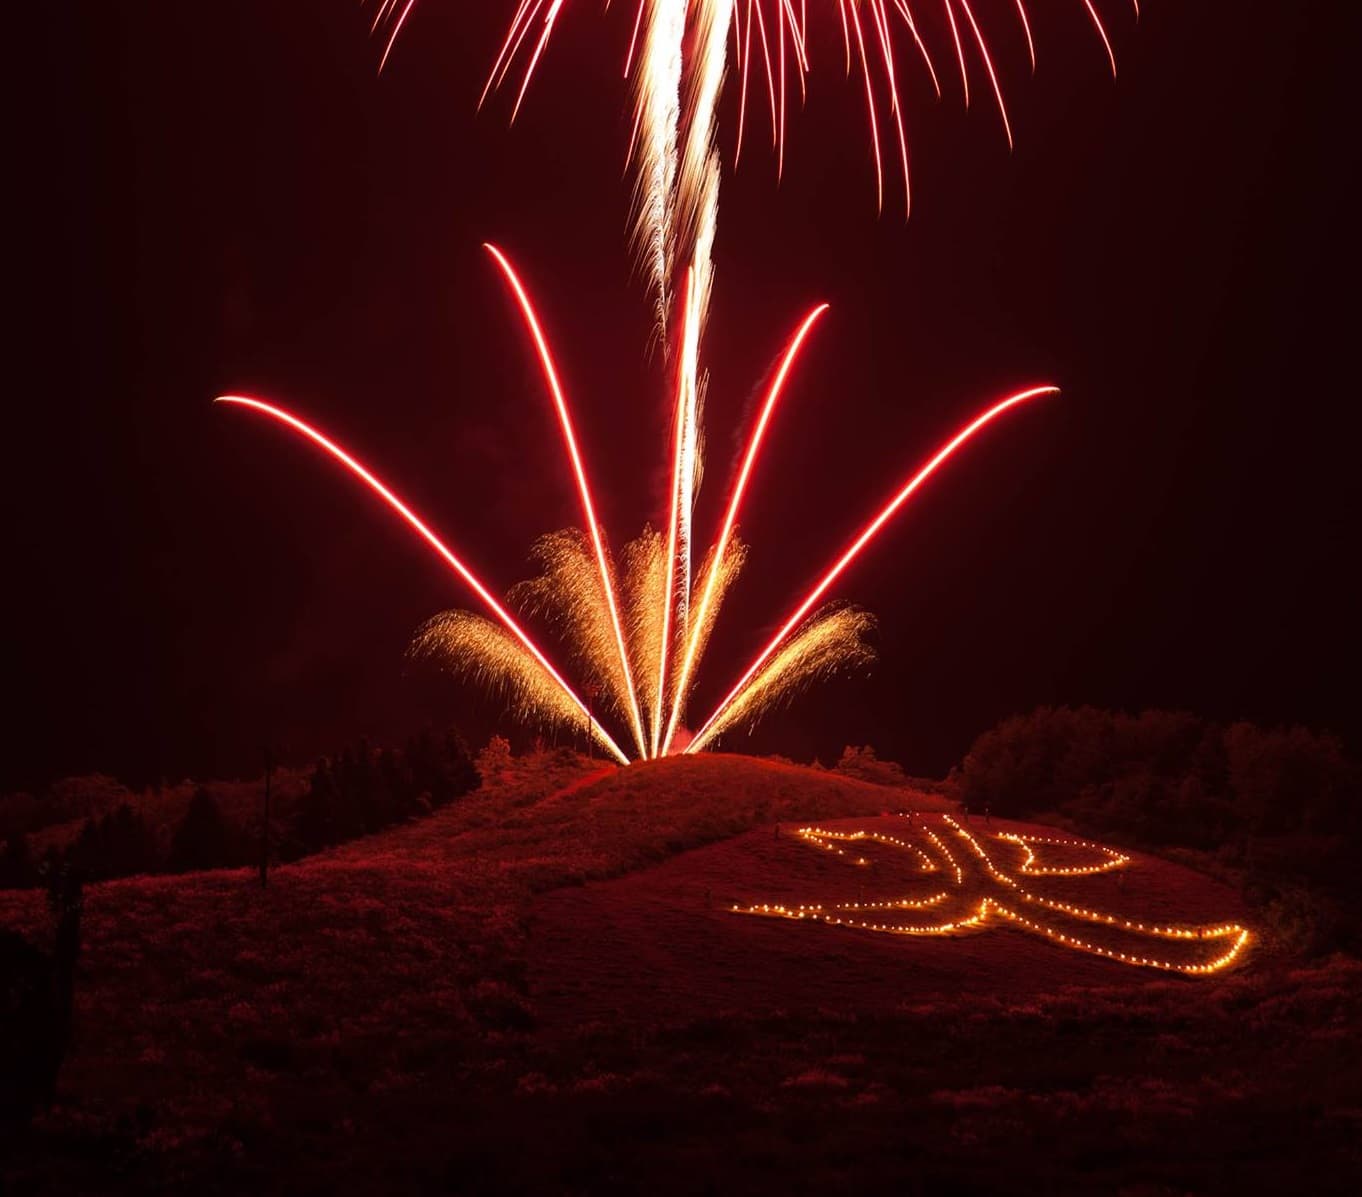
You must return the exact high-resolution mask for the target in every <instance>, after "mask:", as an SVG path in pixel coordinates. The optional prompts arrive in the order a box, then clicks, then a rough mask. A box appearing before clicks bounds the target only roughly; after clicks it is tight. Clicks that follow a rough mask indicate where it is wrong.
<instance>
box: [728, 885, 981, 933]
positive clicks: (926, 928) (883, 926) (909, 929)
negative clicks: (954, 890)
mask: <svg viewBox="0 0 1362 1197" xmlns="http://www.w3.org/2000/svg"><path fill="white" fill-rule="evenodd" d="M945 897H946V895H945V894H936V895H934V896H933V897H931V898H927V899H925V900H923V901H921V902H918V903H911V902H906V901H905V902H903V903H902V904H901V905H903V906H913V905H916V906H929V905H932V904H934V903H936V902H940V901H942V900H943V899H944V898H945ZM985 902H987V899H985ZM877 905H883V906H891V905H899V904H898V903H888V902H886V903H867V904H866V906H877ZM861 908H862V907H861V905H860V904H858V903H853V902H848V903H846V904H844V905H841V906H834V907H832V909H833V910H856V909H861ZM823 910H824V907H822V906H796V907H788V906H767V905H760V906H738V905H736V904H735V905H734V906H733V907H732V912H733V913H734V914H755V915H761V916H763V917H766V918H780V919H815V920H817V921H818V922H822V923H826V924H827V925H828V926H830V927H852V928H854V929H856V930H858V931H879V932H880V933H882V934H884V935H949V934H950V933H951V932H952V931H963V930H965V929H966V928H969V927H976V926H978V925H979V923H981V922H982V921H983V917H984V914H985V907H984V906H983V905H981V906H980V907H979V910H978V912H977V913H976V914H975V915H974V916H973V917H972V918H967V919H961V920H959V921H958V922H953V923H930V924H924V925H922V926H916V927H914V926H905V925H903V924H902V923H872V922H870V921H868V920H865V919H846V918H840V917H838V916H837V915H833V914H824V913H823Z"/></svg>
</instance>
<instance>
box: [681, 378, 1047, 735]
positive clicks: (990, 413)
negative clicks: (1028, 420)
mask: <svg viewBox="0 0 1362 1197" xmlns="http://www.w3.org/2000/svg"><path fill="white" fill-rule="evenodd" d="M1058 393H1059V388H1058V387H1055V386H1049V385H1046V386H1037V387H1031V388H1029V389H1028V390H1025V391H1019V392H1018V393H1017V394H1015V395H1012V396H1010V397H1008V398H1007V399H1004V400H1002V402H1000V403H995V404H994V405H993V406H992V407H990V408H989V409H988V410H987V411H985V412H984V413H983V415H981V416H979V417H977V418H976V419H975V420H973V421H972V422H971V423H970V424H967V425H966V426H965V427H964V428H962V429H961V430H960V431H959V432H958V433H956V434H955V436H954V437H952V438H951V439H950V440H949V441H947V442H946V444H945V445H944V446H943V447H942V448H941V449H940V450H938V451H937V453H936V456H935V457H933V458H932V459H931V460H930V461H929V462H928V463H927V464H926V465H925V466H923V467H922V469H920V470H919V471H918V472H917V473H916V474H914V475H913V477H912V478H911V479H910V480H909V482H908V484H907V485H906V486H905V487H904V488H903V489H902V490H901V491H899V493H898V494H897V495H895V496H894V497H893V498H892V499H890V500H889V502H888V503H886V504H885V505H884V507H883V508H882V509H881V510H880V512H879V514H878V515H876V516H875V518H874V519H872V520H871V521H870V523H868V524H867V525H866V526H865V528H864V529H863V530H862V532H861V534H860V535H859V536H858V537H857V538H856V539H855V540H854V541H852V543H851V546H850V547H849V548H848V549H847V550H846V552H844V553H843V554H842V555H841V556H840V557H839V558H838V559H837V561H836V562H835V563H834V564H833V565H832V567H831V568H830V569H829V570H828V571H827V572H826V573H825V574H824V575H823V576H822V577H821V578H820V579H819V580H818V582H817V583H816V584H815V585H814V586H813V588H812V589H811V590H810V591H809V592H808V594H807V595H806V596H805V597H804V601H803V602H801V603H800V604H799V606H798V607H796V608H795V610H794V613H793V614H792V615H791V616H790V617H789V618H788V619H787V620H786V621H785V623H784V624H783V625H781V628H780V631H778V632H777V633H776V634H775V635H774V636H772V637H771V640H770V642H769V643H768V644H767V645H766V647H765V648H764V649H762V651H761V652H760V653H759V654H758V656H757V658H756V660H754V661H753V662H752V664H751V665H750V666H749V667H748V670H747V672H746V673H744V674H743V675H742V677H741V678H739V679H738V683H737V685H735V686H734V687H733V689H731V690H730V691H729V692H728V694H727V695H726V696H725V697H724V699H723V701H722V702H720V703H719V705H718V706H717V707H716V708H715V710H714V713H713V714H712V715H711V716H710V717H709V718H708V719H707V720H706V721H705V724H704V726H703V727H701V728H700V730H699V731H698V732H696V734H695V738H694V739H693V740H691V742H690V743H689V744H688V745H687V746H686V751H687V752H695V751H697V750H698V749H700V748H702V747H704V744H705V742H706V741H707V740H708V738H709V736H708V733H709V729H710V728H711V727H713V726H714V722H715V720H717V719H718V718H719V716H720V715H722V714H723V713H724V711H725V709H726V708H727V707H728V705H729V703H731V702H732V701H733V700H734V699H735V698H736V697H737V696H738V694H739V693H740V692H741V691H742V689H743V687H744V686H746V685H747V683H748V682H750V681H751V680H752V678H753V677H755V676H756V673H757V670H759V669H760V668H761V667H762V666H763V665H764V664H766V662H767V661H768V660H769V659H770V657H771V654H772V653H774V652H775V651H776V649H778V648H779V647H780V646H781V644H783V643H784V642H785V639H786V638H787V637H788V636H789V635H790V633H791V632H793V631H794V630H795V628H796V627H798V626H799V624H800V622H801V621H802V620H803V618H804V616H806V615H807V614H808V613H809V611H810V610H811V609H812V608H813V605H814V604H815V603H816V602H818V600H819V599H820V598H821V597H822V596H823V594H824V593H826V591H827V589H828V587H830V586H831V585H832V584H833V583H834V582H835V581H836V580H837V579H838V577H840V576H841V574H842V571H843V570H845V569H846V568H847V566H849V565H850V564H851V563H852V561H854V560H855V559H856V557H857V556H858V555H859V554H860V552H861V550H862V549H863V548H865V546H866V545H867V544H869V543H870V541H871V540H872V539H874V537H875V534H876V533H877V532H879V530H880V529H881V528H883V527H884V525H885V524H886V523H887V522H888V521H889V520H890V518H892V516H893V515H894V513H895V512H896V511H898V510H899V508H900V507H902V506H903V505H904V504H905V503H906V502H907V501H908V500H909V499H910V498H912V497H913V494H914V493H915V492H916V491H917V489H918V487H920V486H921V485H922V484H923V483H924V482H926V481H927V479H928V478H930V477H931V476H932V475H933V474H934V473H935V472H936V471H937V469H938V468H939V467H940V466H941V465H943V464H944V463H945V462H946V460H947V459H948V458H949V457H950V456H951V455H952V454H953V453H954V452H955V451H956V450H957V449H959V448H960V447H961V446H962V445H963V444H965V442H966V441H968V440H969V439H970V438H971V437H972V436H974V434H975V433H977V432H978V431H979V430H980V429H981V428H983V427H984V426H985V425H986V424H989V423H991V422H992V421H993V420H995V419H997V418H998V417H999V416H1001V415H1002V414H1003V413H1004V412H1006V411H1010V410H1011V409H1013V408H1015V407H1018V406H1020V405H1021V404H1023V403H1026V402H1027V401H1029V400H1031V399H1035V398H1037V397H1039V396H1041V395H1057V394H1058Z"/></svg>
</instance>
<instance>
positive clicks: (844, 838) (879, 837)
mask: <svg viewBox="0 0 1362 1197" xmlns="http://www.w3.org/2000/svg"><path fill="white" fill-rule="evenodd" d="M795 834H796V835H798V836H800V837H801V838H802V839H805V840H807V841H808V842H809V843H811V844H813V845H814V847H816V848H822V849H823V850H824V851H825V852H835V853H836V854H837V855H838V856H845V855H846V851H845V850H844V849H842V848H839V847H837V843H834V842H829V841H837V842H840V843H849V842H855V841H858V840H874V841H875V842H876V843H879V844H891V845H893V846H894V847H895V848H902V849H903V850H904V851H905V852H912V853H914V854H915V855H916V856H917V857H918V859H919V860H920V861H921V862H922V871H923V872H924V873H934V872H936V862H935V861H933V860H932V858H931V857H930V856H928V855H927V854H926V853H925V852H924V851H923V850H922V849H921V848H919V847H918V846H917V845H916V844H914V843H910V842H909V841H908V840H901V839H899V838H898V836H895V835H885V834H884V833H883V832H880V831H828V830H827V829H826V828H823V827H801V828H799V830H798V831H797V832H796V833H795ZM856 863H857V864H858V865H867V864H869V863H870V862H869V861H868V860H866V858H865V857H864V856H858V857H857V858H856Z"/></svg>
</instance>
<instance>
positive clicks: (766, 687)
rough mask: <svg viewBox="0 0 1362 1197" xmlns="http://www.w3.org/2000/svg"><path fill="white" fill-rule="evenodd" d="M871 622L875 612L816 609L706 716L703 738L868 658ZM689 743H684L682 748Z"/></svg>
mask: <svg viewBox="0 0 1362 1197" xmlns="http://www.w3.org/2000/svg"><path fill="white" fill-rule="evenodd" d="M874 626H875V619H874V616H872V615H871V614H870V613H869V612H867V611H862V610H860V609H859V608H856V607H845V606H843V607H838V606H832V607H825V608H823V609H822V610H821V611H817V612H815V613H814V614H813V615H812V616H811V617H810V618H809V620H808V621H807V622H806V623H805V624H804V626H803V627H801V628H800V629H799V631H797V632H796V633H795V634H794V635H793V636H791V637H790V639H789V640H787V641H786V642H785V643H784V644H783V645H782V646H781V647H780V649H779V650H778V651H776V652H775V653H774V654H772V655H771V656H769V657H767V658H766V661H765V663H764V664H763V665H762V666H761V668H760V669H759V670H757V672H756V673H755V674H754V675H753V676H752V677H751V678H749V679H748V680H747V681H746V682H745V683H744V684H743V686H742V688H741V689H739V690H738V691H737V693H736V694H735V695H734V696H733V697H732V698H731V699H730V700H729V701H728V702H727V704H726V705H725V706H724V708H723V710H722V711H720V712H719V713H718V714H717V715H716V716H715V717H714V718H713V719H711V720H710V722H709V724H708V726H707V727H706V728H705V738H706V740H712V739H714V737H716V736H721V735H723V734H724V733H725V732H728V731H733V730H734V729H736V728H738V727H741V726H743V725H744V724H751V723H755V722H756V720H757V719H759V718H760V717H761V716H762V715H763V714H765V713H766V712H767V711H770V710H771V709H772V708H774V707H777V706H779V705H781V704H782V703H788V702H790V701H791V700H792V699H793V698H794V697H795V695H797V694H798V693H800V691H802V690H803V689H804V688H805V687H807V686H810V685H812V684H813V683H814V682H816V681H820V680H822V679H824V678H828V677H831V676H832V675H833V674H834V673H839V672H845V671H850V670H856V669H863V668H865V667H866V666H868V665H870V664H872V663H873V661H874V659H875V654H874V652H873V651H872V650H871V649H870V647H869V645H867V644H866V642H865V636H866V634H867V633H868V632H869V631H870V630H871V629H872V628H873V627H874ZM692 743H693V741H692ZM690 748H691V745H690V744H688V745H687V746H686V751H690Z"/></svg>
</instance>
